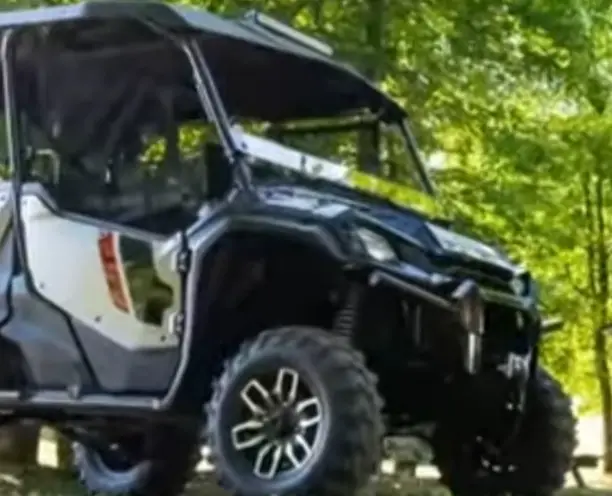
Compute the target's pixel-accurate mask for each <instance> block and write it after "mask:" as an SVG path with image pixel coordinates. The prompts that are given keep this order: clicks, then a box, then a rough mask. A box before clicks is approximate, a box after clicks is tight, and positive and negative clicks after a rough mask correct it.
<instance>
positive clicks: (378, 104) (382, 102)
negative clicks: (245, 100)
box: [0, 0, 403, 117]
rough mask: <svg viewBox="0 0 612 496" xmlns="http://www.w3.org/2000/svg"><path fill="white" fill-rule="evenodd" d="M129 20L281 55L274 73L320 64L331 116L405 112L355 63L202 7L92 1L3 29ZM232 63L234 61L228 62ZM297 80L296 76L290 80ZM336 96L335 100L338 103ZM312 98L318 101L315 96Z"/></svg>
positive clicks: (8, 16)
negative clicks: (329, 90) (333, 92)
mask: <svg viewBox="0 0 612 496" xmlns="http://www.w3.org/2000/svg"><path fill="white" fill-rule="evenodd" d="M130 19H132V20H135V21H145V22H148V23H151V24H154V25H156V26H158V27H161V28H163V29H164V30H167V31H170V32H175V33H189V32H193V33H194V34H197V33H202V34H204V35H206V36H207V37H212V38H218V39H219V40H220V41H221V42H223V41H224V40H225V41H226V42H228V43H230V44H231V45H232V46H237V47H240V46H246V45H250V46H252V47H256V48H257V49H258V51H259V52H261V51H263V52H265V53H267V54H268V55H267V57H268V58H269V60H268V61H267V63H266V64H265V65H266V67H268V68H269V67H275V61H274V58H275V57H276V58H277V60H278V65H276V71H274V72H278V71H279V68H285V67H287V62H288V61H289V62H290V64H289V66H290V67H294V68H295V69H292V70H294V71H297V70H298V69H297V68H298V67H299V66H300V60H301V61H302V62H303V64H302V66H304V73H305V74H304V75H303V76H306V78H307V79H308V75H312V76H314V75H315V73H314V72H313V71H312V68H313V67H319V68H321V69H322V71H321V72H322V73H325V75H326V77H330V79H333V80H334V83H333V84H329V85H327V86H328V87H330V88H331V87H334V88H335V90H337V91H338V95H337V97H336V98H335V99H334V98H333V95H330V96H331V98H329V102H330V109H329V110H330V114H332V115H333V114H339V113H340V114H341V113H343V109H342V107H343V106H346V107H347V108H346V111H347V112H350V111H353V110H356V109H355V108H350V107H359V106H360V105H361V106H363V107H368V108H369V109H370V110H373V111H379V110H385V111H386V112H389V113H390V114H398V115H402V114H403V110H402V109H401V108H400V107H399V106H398V105H397V104H396V103H395V102H394V101H393V100H392V99H390V98H389V97H388V96H387V95H385V94H384V93H382V92H381V91H380V90H379V89H378V88H376V87H375V86H374V85H372V84H371V83H370V82H369V81H368V80H367V79H365V78H364V77H363V76H361V75H360V74H359V73H358V72H357V71H355V70H354V69H353V68H352V67H350V66H348V65H346V64H342V63H339V62H338V61H336V60H334V59H333V58H331V57H328V56H326V55H323V54H321V53H320V52H316V51H314V50H311V49H309V48H306V47H304V46H302V45H300V44H298V43H294V42H292V41H290V40H288V39H286V38H281V37H279V36H274V35H271V34H270V33H269V32H267V31H263V30H261V28H260V27H259V26H258V25H257V24H255V23H254V22H252V21H250V20H247V19H246V18H235V19H229V18H224V17H220V16H217V15H214V14H212V13H210V12H208V11H206V10H204V9H195V8H190V7H185V6H179V5H173V4H167V3H161V2H155V1H148V0H142V1H134V0H131V1H130V0H128V1H122V0H97V1H96V0H89V1H85V2H81V3H77V4H72V5H63V6H54V7H41V8H37V9H29V10H17V11H8V12H4V13H1V14H0V30H3V29H7V28H18V27H28V26H31V27H34V26H37V25H45V24H60V23H69V24H77V25H78V24H79V23H81V22H83V23H87V22H90V21H113V20H117V21H125V20H130ZM246 51H247V49H245V53H246ZM228 63H230V64H231V62H230V61H228ZM307 68H308V69H307ZM282 70H283V69H281V71H282ZM298 77H302V75H298V74H297V73H296V74H295V75H294V78H298ZM294 81H295V79H294V80H293V81H292V83H294ZM342 85H345V86H346V88H344V89H340V88H341V86H342ZM289 91H291V89H289ZM315 91H316V90H315ZM222 93H223V92H222ZM277 94H278V93H277ZM321 96H322V95H321ZM300 98H303V95H300ZM325 100H326V99H325V98H322V99H321V103H322V104H323V102H324V101H325ZM334 100H335V102H336V103H334ZM312 101H313V102H314V101H316V97H314V95H313V96H312ZM308 105H311V103H308V104H305V106H308ZM311 106H312V105H311ZM304 110H306V109H304ZM304 110H303V111H302V113H303V112H304ZM306 113H307V112H306ZM312 113H313V115H311V116H307V115H303V117H319V115H316V114H325V111H324V110H323V109H321V110H318V109H317V110H315V109H314V108H313V112H312ZM321 116H324V115H321ZM279 117H280V115H279ZM296 117H302V116H296Z"/></svg>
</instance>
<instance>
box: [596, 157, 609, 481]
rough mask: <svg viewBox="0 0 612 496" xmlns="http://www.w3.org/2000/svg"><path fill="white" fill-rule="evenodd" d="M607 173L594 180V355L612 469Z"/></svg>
mask: <svg viewBox="0 0 612 496" xmlns="http://www.w3.org/2000/svg"><path fill="white" fill-rule="evenodd" d="M604 182H605V179H604V176H603V170H601V167H599V168H598V171H597V177H596V180H595V213H596V219H597V223H596V225H597V259H598V264H597V269H598V270H597V272H598V277H599V284H598V286H599V296H600V315H599V325H598V326H597V329H595V335H594V337H593V355H594V360H595V374H596V375H597V380H598V382H599V391H600V395H601V407H602V418H603V432H604V439H603V444H604V471H605V472H607V473H612V383H611V382H610V369H609V367H608V353H607V349H606V335H605V334H604V331H603V326H604V325H607V324H608V302H609V299H610V287H609V281H610V267H609V263H608V260H609V253H608V248H607V246H608V245H607V239H606V238H607V230H606V222H605V221H606V219H605V211H604V209H605V207H606V205H605V202H604Z"/></svg>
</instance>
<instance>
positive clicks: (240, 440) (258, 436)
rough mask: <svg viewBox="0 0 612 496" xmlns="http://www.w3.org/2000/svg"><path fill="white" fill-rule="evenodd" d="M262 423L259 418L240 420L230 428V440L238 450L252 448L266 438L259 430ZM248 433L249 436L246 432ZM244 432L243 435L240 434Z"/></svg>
mask: <svg viewBox="0 0 612 496" xmlns="http://www.w3.org/2000/svg"><path fill="white" fill-rule="evenodd" d="M262 428H263V423H262V422H260V421H259V420H255V419H251V420H247V421H246V422H242V423H241V424H238V425H236V426H234V427H233V428H232V442H233V443H234V448H236V449H237V450H238V451H242V450H245V449H249V448H253V447H254V446H257V445H258V444H261V443H263V442H264V441H265V440H266V436H265V435H264V434H263V433H262V432H261V429H262ZM248 433H250V435H249V436H246V434H248ZM241 434H244V436H241Z"/></svg>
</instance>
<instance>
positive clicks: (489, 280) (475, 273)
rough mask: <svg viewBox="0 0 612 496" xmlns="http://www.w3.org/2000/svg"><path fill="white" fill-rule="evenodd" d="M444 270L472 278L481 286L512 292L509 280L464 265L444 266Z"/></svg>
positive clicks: (461, 276) (458, 275) (456, 275)
mask: <svg viewBox="0 0 612 496" xmlns="http://www.w3.org/2000/svg"><path fill="white" fill-rule="evenodd" d="M444 272H445V273H447V274H449V275H452V276H455V277H457V278H469V279H473V280H474V281H475V282H476V283H478V285H480V286H482V287H483V288H487V289H493V290H496V291H501V292H504V293H511V294H514V291H513V290H512V286H510V282H509V281H507V280H505V279H502V278H500V277H495V276H491V275H489V274H485V273H484V272H482V271H479V270H473V269H466V268H465V267H446V268H445V270H444Z"/></svg>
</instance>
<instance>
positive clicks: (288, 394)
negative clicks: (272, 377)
mask: <svg viewBox="0 0 612 496" xmlns="http://www.w3.org/2000/svg"><path fill="white" fill-rule="evenodd" d="M286 383H287V384H286ZM299 385H300V376H299V374H298V373H297V372H296V371H295V370H291V369H288V368H285V367H283V368H280V369H279V370H278V373H277V374H276V383H275V384H274V394H275V395H276V397H277V398H278V399H280V400H281V401H282V403H283V404H284V405H291V404H293V403H295V400H296V399H297V394H298V387H299ZM286 386H288V388H286Z"/></svg>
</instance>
